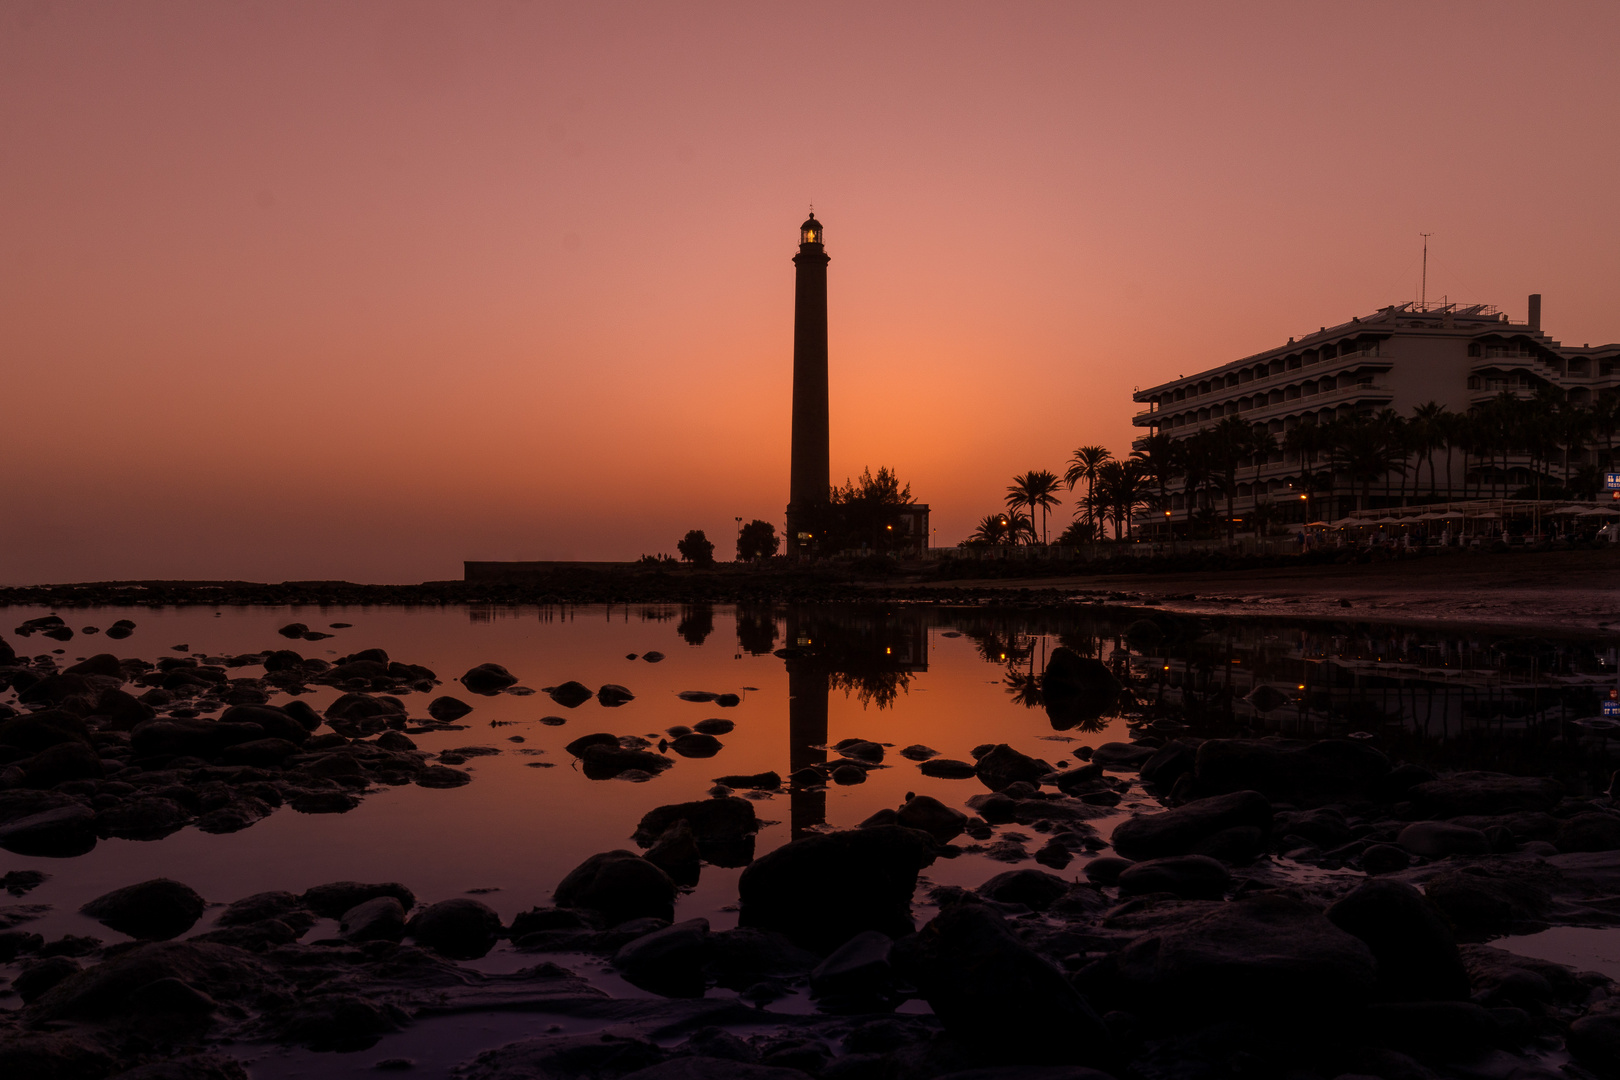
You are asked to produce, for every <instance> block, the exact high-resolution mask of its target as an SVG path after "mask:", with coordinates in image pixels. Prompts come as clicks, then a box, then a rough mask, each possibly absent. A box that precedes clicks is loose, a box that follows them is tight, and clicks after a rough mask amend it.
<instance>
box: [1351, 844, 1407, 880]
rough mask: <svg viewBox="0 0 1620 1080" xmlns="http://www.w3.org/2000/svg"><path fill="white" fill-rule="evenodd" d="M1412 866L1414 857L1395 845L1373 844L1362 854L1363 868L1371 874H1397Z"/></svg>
mask: <svg viewBox="0 0 1620 1080" xmlns="http://www.w3.org/2000/svg"><path fill="white" fill-rule="evenodd" d="M1410 865H1412V857H1411V856H1410V855H1408V854H1407V853H1406V851H1405V849H1403V848H1398V847H1396V846H1395V845H1394V844H1373V845H1371V846H1369V847H1368V848H1367V850H1366V851H1363V852H1362V853H1361V868H1362V869H1363V870H1365V871H1366V872H1367V873H1369V874H1395V873H1399V872H1400V871H1402V870H1405V869H1406V868H1407V867H1408V866H1410Z"/></svg>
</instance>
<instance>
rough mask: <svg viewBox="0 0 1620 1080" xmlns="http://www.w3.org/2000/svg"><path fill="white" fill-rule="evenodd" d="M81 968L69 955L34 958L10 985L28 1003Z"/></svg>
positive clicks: (37, 998)
mask: <svg viewBox="0 0 1620 1080" xmlns="http://www.w3.org/2000/svg"><path fill="white" fill-rule="evenodd" d="M81 970H83V969H82V966H81V965H80V963H79V962H78V961H77V960H75V959H73V958H72V957H71V956H47V957H46V958H44V959H43V960H35V961H34V962H33V963H31V964H29V965H27V966H26V967H24V968H23V969H22V970H21V971H19V972H18V973H17V977H16V978H15V979H14V980H12V983H11V986H12V989H14V990H16V991H17V996H18V997H20V998H22V999H23V1003H24V1004H29V1003H32V1002H34V1001H37V1000H39V999H40V998H41V997H43V996H44V994H45V992H46V991H47V990H49V989H50V988H51V987H53V986H55V985H56V984H57V983H59V982H61V981H62V980H63V979H65V978H67V977H68V976H69V975H73V974H76V973H78V972H79V971H81ZM8 1075H9V1074H8Z"/></svg>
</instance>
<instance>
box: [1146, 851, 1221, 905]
mask: <svg viewBox="0 0 1620 1080" xmlns="http://www.w3.org/2000/svg"><path fill="white" fill-rule="evenodd" d="M1118 880H1119V891H1120V893H1121V894H1122V895H1123V894H1127V893H1160V892H1167V893H1175V894H1176V895H1177V896H1179V897H1181V898H1182V899H1183V900H1219V899H1220V898H1221V897H1222V896H1224V895H1226V890H1227V889H1228V888H1229V887H1230V886H1231V884H1232V875H1231V873H1230V872H1228V871H1227V869H1226V867H1225V866H1222V865H1221V864H1220V863H1219V862H1217V861H1216V860H1215V859H1212V858H1209V857H1208V856H1206V855H1171V856H1167V857H1165V858H1162V859H1149V860H1147V861H1146V862H1139V863H1136V864H1135V865H1133V866H1129V867H1127V868H1125V869H1124V870H1122V871H1121V872H1120V875H1119V879H1118Z"/></svg>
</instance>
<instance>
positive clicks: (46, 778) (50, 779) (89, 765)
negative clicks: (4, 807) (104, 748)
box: [23, 740, 103, 788]
mask: <svg viewBox="0 0 1620 1080" xmlns="http://www.w3.org/2000/svg"><path fill="white" fill-rule="evenodd" d="M23 772H24V775H25V776H26V780H25V781H24V782H25V783H26V784H27V785H28V786H29V787H35V788H52V787H55V786H56V785H57V784H60V783H64V782H65V781H68V780H99V779H101V777H102V775H103V769H102V765H101V755H100V754H98V753H96V751H95V749H94V748H92V747H91V746H89V745H88V744H86V743H82V742H78V741H76V740H75V741H72V742H61V743H57V744H56V745H55V746H52V747H49V748H47V749H45V750H41V751H40V752H39V753H37V754H35V755H34V756H33V757H32V758H30V759H29V760H28V761H26V762H25V763H24V764H23Z"/></svg>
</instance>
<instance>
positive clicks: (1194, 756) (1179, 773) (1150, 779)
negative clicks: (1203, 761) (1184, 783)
mask: <svg viewBox="0 0 1620 1080" xmlns="http://www.w3.org/2000/svg"><path fill="white" fill-rule="evenodd" d="M1197 764H1198V743H1197V741H1196V740H1195V741H1193V742H1187V741H1185V740H1183V739H1176V740H1174V741H1172V742H1167V743H1165V744H1164V745H1163V746H1162V747H1160V748H1159V750H1158V751H1157V752H1156V753H1155V754H1154V755H1153V756H1152V757H1150V758H1148V759H1147V761H1145V762H1143V763H1142V768H1141V772H1140V775H1141V778H1142V783H1144V784H1155V785H1157V786H1158V787H1160V788H1162V789H1165V790H1169V789H1170V788H1171V787H1173V786H1174V785H1175V782H1176V781H1177V780H1180V779H1181V778H1182V777H1183V776H1185V775H1187V774H1188V773H1190V772H1192V771H1193V769H1194V768H1195V767H1196V766H1197Z"/></svg>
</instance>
